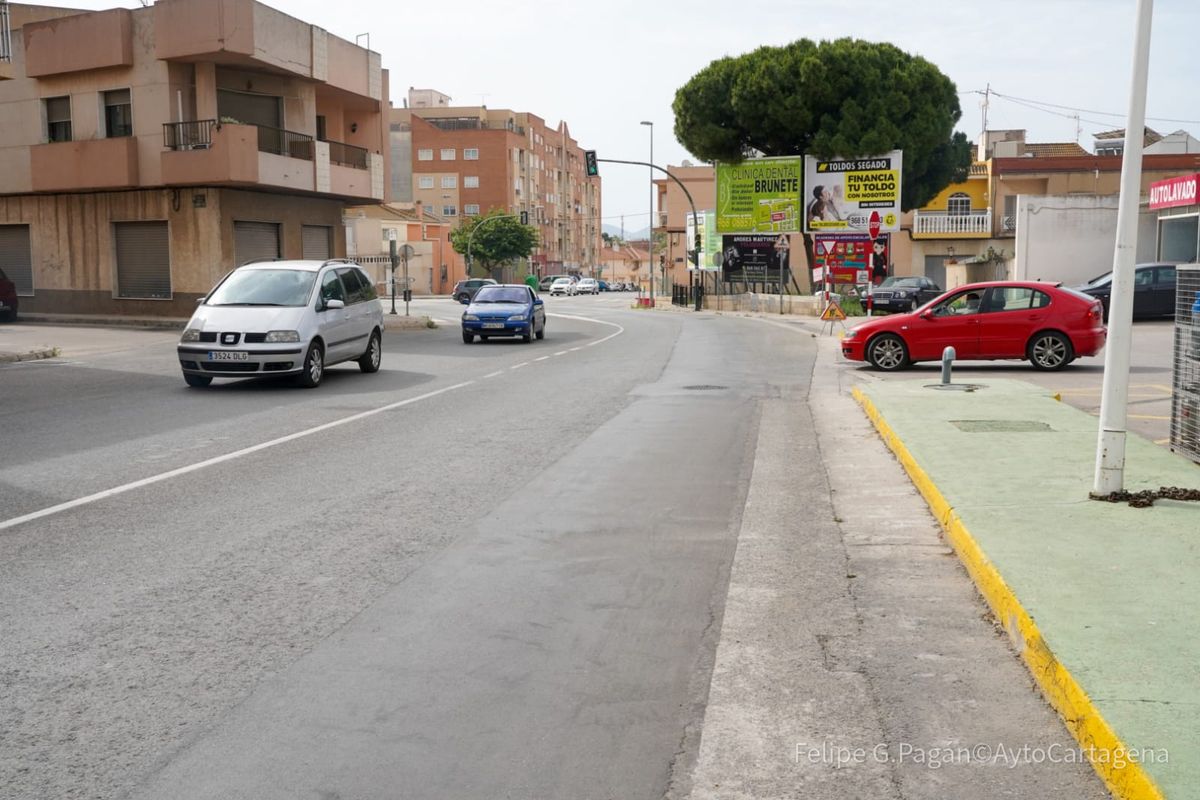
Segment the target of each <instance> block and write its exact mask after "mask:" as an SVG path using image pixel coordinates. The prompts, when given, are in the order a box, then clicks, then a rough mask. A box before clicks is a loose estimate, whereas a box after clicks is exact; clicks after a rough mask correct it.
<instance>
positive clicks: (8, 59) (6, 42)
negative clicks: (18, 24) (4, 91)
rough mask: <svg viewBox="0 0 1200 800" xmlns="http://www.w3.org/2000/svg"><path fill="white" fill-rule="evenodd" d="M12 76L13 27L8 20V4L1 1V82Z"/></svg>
mask: <svg viewBox="0 0 1200 800" xmlns="http://www.w3.org/2000/svg"><path fill="white" fill-rule="evenodd" d="M12 76H13V70H12V26H11V25H10V23H9V18H8V2H7V0H0V80H7V79H9V78H12Z"/></svg>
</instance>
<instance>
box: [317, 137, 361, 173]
mask: <svg viewBox="0 0 1200 800" xmlns="http://www.w3.org/2000/svg"><path fill="white" fill-rule="evenodd" d="M326 144H328V145H329V163H330V164H337V165H338V166H342V167H353V168H354V169H366V168H367V149H366V148H365V147H356V146H355V145H352V144H346V143H345V142H327V143H326Z"/></svg>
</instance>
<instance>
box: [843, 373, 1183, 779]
mask: <svg viewBox="0 0 1200 800" xmlns="http://www.w3.org/2000/svg"><path fill="white" fill-rule="evenodd" d="M853 395H854V399H855V400H857V401H858V403H859V405H861V406H862V407H863V410H864V411H865V412H866V414H867V417H869V418H870V420H871V422H872V423H873V424H874V425H875V428H876V430H878V431H879V434H880V436H881V437H883V441H884V443H885V444H887V446H888V447H889V448H890V449H891V451H892V452H893V453H895V455H896V458H897V459H898V460H899V461H900V463H901V464H902V465H903V466H904V469H905V471H906V472H907V473H908V476H909V478H911V479H912V482H913V485H915V486H916V487H917V490H918V491H919V492H920V493H921V496H922V497H924V498H925V502H926V503H928V504H929V508H930V510H931V511H933V515H934V516H935V517H936V518H937V521H938V523H939V524H940V525H941V526H942V528H943V530H945V532H946V538H947V539H949V541H950V545H951V546H952V547H953V548H954V551H955V552H956V553H958V557H959V559H960V560H961V561H962V563H963V565H964V566H965V567H966V568H967V572H968V574H970V576H971V579H972V580H973V581H975V586H976V587H977V588H978V589H979V593H980V594H982V595H983V599H984V600H986V601H987V604H988V605H989V606H990V607H991V609H992V613H993V614H995V615H996V619H998V620H1000V622H1001V624H1002V625H1003V626H1004V629H1005V631H1007V632H1008V636H1009V638H1010V639H1012V641H1013V643H1014V644H1015V645H1016V646H1017V649H1018V650H1019V651H1020V653H1021V659H1022V660H1023V661H1024V662H1025V665H1026V666H1027V667H1029V671H1030V672H1032V673H1033V677H1034V680H1036V681H1037V684H1038V686H1039V687H1041V690H1042V693H1043V694H1044V695H1045V696H1046V699H1047V700H1049V701H1050V705H1051V706H1053V707H1054V710H1055V711H1057V712H1058V713H1059V715H1060V716H1061V717H1062V719H1063V722H1065V723H1066V724H1067V729H1068V730H1069V731H1070V732H1071V735H1072V736H1074V737H1075V740H1076V741H1077V742H1078V743H1079V746H1080V748H1081V750H1082V751H1083V752H1084V754H1085V755H1086V756H1087V757H1088V758H1089V759H1090V761H1091V764H1092V767H1093V768H1094V769H1095V770H1096V773H1097V774H1098V775H1099V776H1100V777H1101V778H1102V779H1103V780H1104V782H1105V784H1107V785H1108V788H1109V791H1111V792H1112V793H1113V796H1114V797H1117V798H1121V800H1163V794H1162V792H1161V791H1160V790H1159V788H1158V786H1156V785H1155V783H1154V781H1153V780H1151V778H1150V776H1149V775H1148V774H1146V771H1145V770H1144V769H1142V765H1141V764H1136V763H1133V761H1132V760H1131V758H1130V756H1129V754H1130V749H1129V748H1128V747H1127V746H1126V745H1125V743H1124V742H1122V741H1121V740H1120V739H1119V738H1117V734H1116V732H1114V731H1113V729H1112V728H1111V727H1110V726H1109V724H1108V722H1106V721H1105V719H1104V718H1103V717H1102V716H1101V715H1100V711H1099V710H1098V709H1097V708H1096V707H1095V706H1094V705H1093V704H1092V700H1091V698H1090V697H1088V696H1087V693H1086V692H1084V690H1083V687H1082V686H1080V685H1079V683H1078V681H1076V680H1075V677H1074V676H1073V675H1071V673H1070V672H1068V671H1067V668H1066V667H1064V666H1063V665H1062V664H1061V663H1059V661H1058V659H1057V658H1056V657H1055V656H1054V653H1052V652H1051V651H1050V648H1049V647H1048V646H1047V645H1046V642H1045V641H1044V640H1043V639H1042V634H1041V632H1040V631H1039V630H1038V627H1037V625H1036V624H1034V621H1033V619H1032V618H1031V617H1030V616H1029V614H1028V613H1027V612H1026V611H1025V609H1024V608H1023V607H1022V606H1021V603H1020V601H1019V600H1017V597H1016V595H1015V594H1013V592H1012V590H1011V589H1009V588H1008V584H1006V583H1005V582H1004V578H1003V577H1001V575H1000V573H999V571H998V570H997V569H996V567H995V566H994V565H993V564H992V562H991V561H989V560H988V557H987V556H986V555H984V553H983V550H982V549H981V548H980V547H979V545H978V543H976V541H975V539H974V537H972V536H971V533H970V531H968V530H967V527H966V525H964V524H963V521H962V519H961V518H959V516H958V514H957V513H956V512H955V511H954V509H953V508H952V507H951V506H950V504H949V503H948V502H947V501H946V498H945V497H943V496H942V493H941V491H940V490H939V489H938V488H937V486H936V485H935V484H934V483H933V481H932V480H930V478H929V475H928V474H927V473H926V472H925V470H924V469H922V468H921V466H920V465H919V464H918V463H917V462H916V460H915V459H914V458H913V457H912V454H911V453H909V452H908V448H907V447H905V446H904V442H902V441H901V440H900V438H899V437H898V436H896V433H895V432H894V431H893V430H892V429H891V426H889V425H888V424H887V422H886V421H885V420H884V419H883V417H882V415H880V413H879V410H878V409H876V408H875V405H874V404H873V403H872V402H871V399H870V398H869V397H867V396H866V395H865V394H864V393H863V392H862V391H861V390H860V389H857V388H856V389H854V390H853Z"/></svg>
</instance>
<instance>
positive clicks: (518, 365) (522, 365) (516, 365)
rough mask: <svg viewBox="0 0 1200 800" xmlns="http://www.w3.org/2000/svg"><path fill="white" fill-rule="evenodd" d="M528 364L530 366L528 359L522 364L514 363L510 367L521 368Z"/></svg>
mask: <svg viewBox="0 0 1200 800" xmlns="http://www.w3.org/2000/svg"><path fill="white" fill-rule="evenodd" d="M528 366H529V362H528V361H522V362H521V363H520V364H513V365H512V366H511V367H509V369H520V368H521V367H528Z"/></svg>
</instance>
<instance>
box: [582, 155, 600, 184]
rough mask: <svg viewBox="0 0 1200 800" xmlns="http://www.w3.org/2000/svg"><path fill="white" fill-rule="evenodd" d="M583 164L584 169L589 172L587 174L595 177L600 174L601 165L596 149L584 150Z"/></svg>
mask: <svg viewBox="0 0 1200 800" xmlns="http://www.w3.org/2000/svg"><path fill="white" fill-rule="evenodd" d="M583 166H584V171H585V172H587V176H588V177H589V178H594V177H596V176H597V175H599V174H600V165H599V164H598V163H596V151H595V150H584V151H583Z"/></svg>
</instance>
